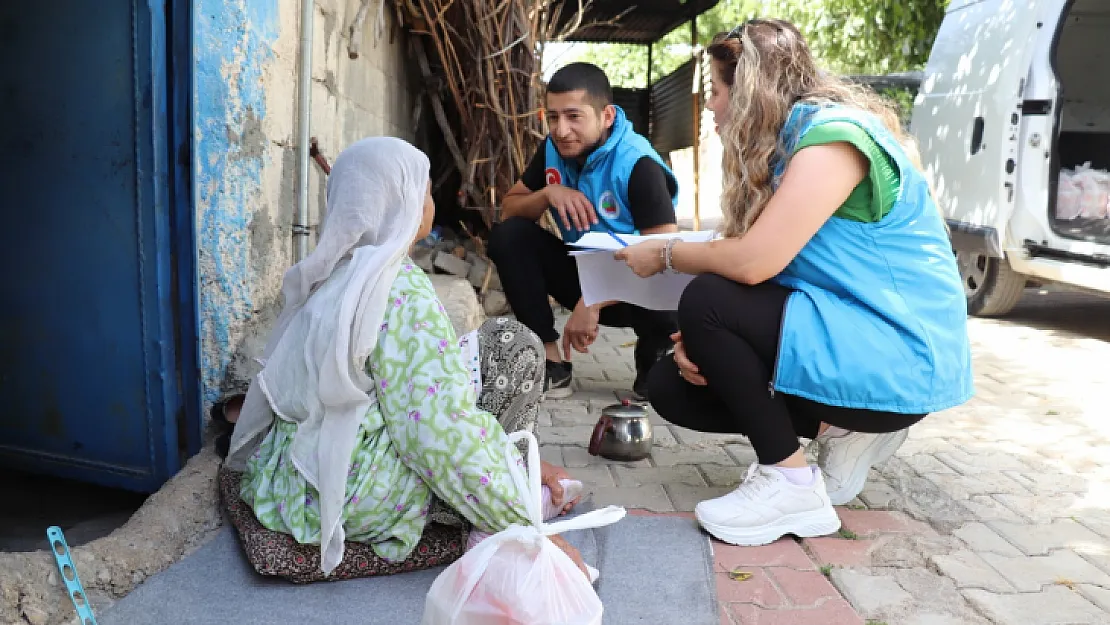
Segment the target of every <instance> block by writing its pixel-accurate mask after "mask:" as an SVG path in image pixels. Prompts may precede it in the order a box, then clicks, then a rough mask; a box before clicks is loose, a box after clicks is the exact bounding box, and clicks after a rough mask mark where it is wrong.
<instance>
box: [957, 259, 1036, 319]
mask: <svg viewBox="0 0 1110 625" xmlns="http://www.w3.org/2000/svg"><path fill="white" fill-rule="evenodd" d="M956 263H957V264H958V265H959V267H960V278H962V279H963V283H964V294H965V295H967V312H968V313H969V314H972V315H975V316H977V317H1001V316H1003V315H1005V314H1006V313H1008V312H1010V311H1011V310H1013V308H1014V306H1017V303H1018V301H1019V300H1021V295H1022V293H1023V292H1024V291H1025V283H1026V279H1025V276H1023V275H1021V274H1019V273H1014V270H1013V269H1010V263H1009V262H1008V261H1006V259H1004V258H991V257H990V256H985V255H983V254H977V253H974V252H960V251H957V252H956Z"/></svg>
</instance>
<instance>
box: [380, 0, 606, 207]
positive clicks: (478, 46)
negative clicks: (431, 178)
mask: <svg viewBox="0 0 1110 625" xmlns="http://www.w3.org/2000/svg"><path fill="white" fill-rule="evenodd" d="M394 4H395V6H396V8H397V11H398V17H399V18H400V20H401V21H402V23H403V24H405V26H406V28H407V29H408V31H409V32H410V33H412V34H413V35H414V36H412V37H410V49H411V51H412V54H413V60H414V61H415V62H416V64H417V65H418V67H419V71H420V73H421V75H422V77H423V80H424V86H425V88H426V90H427V95H428V103H429V104H430V106H431V107H432V112H433V113H434V115H435V119H436V122H437V125H438V126H439V128H440V130H441V131H442V134H443V139H444V143H445V146H444V147H446V149H447V150H449V151H450V153H451V160H452V161H453V163H454V167H455V169H457V171H458V172H459V173H460V174H461V184H460V188H459V194H458V198H459V203H460V205H462V206H463V207H464V208H469V209H475V210H478V211H480V213H481V215H482V220H483V221H484V222H485V224H486V226H487V227H489V226H491V225H492V224H493V223H494V222H496V221H497V217H498V215H497V211H498V210H499V206H500V203H501V202H500V196H501V194H502V193H504V192H505V191H507V190H508V189H509V188H510V187H512V185H513V184H514V183H515V182H516V180H517V179H518V178H519V176H520V174H521V172H523V171H524V168H525V167H526V166H527V165H528V160H529V159H530V158H531V156H532V153H533V152H534V150H535V149H536V147H537V146H538V145H539V142H540V140H542V139H543V137H544V136H545V132H544V122H543V119H542V114H541V112H540V109H541V106H542V103H541V100H540V99H539V98H540V94H541V80H542V67H541V62H542V58H541V55H542V48H543V45H544V43H546V42H548V41H558V40H560V39H562V38H564V36H565V35H566V34H567V33H570V32H573V31H574V30H575V29H577V28H578V27H580V26H581V20H580V16H581V15H583V14H584V12H585V9H586V8H587V5H588V2H586V1H585V0H570V1H566V2H564V1H557V0H394ZM562 11H574V12H576V15H575V18H576V19H570V20H563V21H562V22H565V23H566V26H565V27H564V28H563V29H562V30H557V29H556V24H559V23H561V20H560V16H561V15H560V14H561V12H562ZM445 103H446V107H445V106H444V104H445ZM448 173H450V172H448ZM446 178H447V176H442V177H441V178H440V180H439V182H442V180H444V179H446ZM437 186H438V185H437Z"/></svg>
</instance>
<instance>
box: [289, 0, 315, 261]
mask: <svg viewBox="0 0 1110 625" xmlns="http://www.w3.org/2000/svg"><path fill="white" fill-rule="evenodd" d="M315 12H316V1H315V0H301V72H300V93H299V94H298V96H299V97H298V102H297V214H296V217H295V218H294V219H293V243H294V245H293V262H294V263H298V262H300V261H302V260H304V258H305V257H306V256H308V235H309V232H311V228H310V227H309V225H308V165H309V158H310V157H309V147H310V145H309V132H308V131H309V128H308V125H309V119H310V118H311V113H312V32H313V25H312V22H313V19H314V18H315Z"/></svg>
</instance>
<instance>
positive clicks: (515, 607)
mask: <svg viewBox="0 0 1110 625" xmlns="http://www.w3.org/2000/svg"><path fill="white" fill-rule="evenodd" d="M523 438H526V439H528V456H527V463H528V474H527V475H525V474H524V471H523V470H522V469H521V468H520V467H519V466H517V465H516V463H515V462H511V461H510V463H509V471H510V474H511V475H512V477H513V481H514V482H516V484H517V487H518V488H519V489H520V491H521V492H522V493H525V496H526V499H527V501H526V502H525V507H526V508H527V511H528V512H527V514H528V518H529V520H530V521H531V523H532V525H530V526H521V525H513V526H511V527H509V528H508V529H506V530H504V531H502V532H498V533H496V534H494V535H493V536H490V537H489V538H487V539H485V540H484V541H482V543H481V544H479V545H478V546H477V547H475V548H474V549H472V550H470V551H469V552H467V553H466V555H464V556H463V557H462V558H461V559H459V560H458V561H456V562H455V563H454V564H452V565H451V566H449V567H447V569H446V570H445V571H443V572H442V573H440V574H439V576H438V577H436V580H435V582H434V583H432V587H431V589H430V590H429V591H428V597H427V599H426V601H425V603H424V618H423V620H422V621H421V624H422V625H555V624H559V625H601V616H602V612H603V608H602V605H601V599H600V598H599V597H598V596H597V591H595V590H594V587H593V585H592V584H591V583H590V580H588V579H586V576H585V575H583V574H582V571H581V570H579V568H578V567H577V566H576V565H575V564H574V561H573V560H571V559H570V557H569V556H567V554H565V553H563V550H562V549H560V548H559V547H557V546H556V545H555V543H553V542H551V540H550V539H548V536H551V535H554V534H560V533H563V532H569V531H573V530H581V529H590V528H595V527H603V526H605V525H610V524H612V523H616V522H617V521H619V520H621V519H622V518H624V515H625V510H624V508H619V507H616V506H609V507H607V508H604V509H601V510H595V511H593V512H589V513H586V514H583V515H580V516H577V517H575V518H572V519H568V520H565V521H557V522H554V523H544V522H543V519H542V516H541V510H542V506H541V500H540V497H542V495H541V487H540V460H539V448H538V446H537V443H536V438H535V437H534V436H533V435H532V434H531V433H529V432H514V433H513V434H510V435H509V447H508V449H509V450H511V449H513V446H514V443H515V442H516V441H518V440H520V439H523ZM507 457H509V458H512V457H513V454H511V453H509V454H507Z"/></svg>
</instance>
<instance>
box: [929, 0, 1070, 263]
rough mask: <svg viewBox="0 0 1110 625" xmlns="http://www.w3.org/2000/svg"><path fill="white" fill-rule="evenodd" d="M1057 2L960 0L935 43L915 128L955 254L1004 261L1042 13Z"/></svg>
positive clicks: (954, 5) (951, 10)
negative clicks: (1023, 108) (961, 252)
mask: <svg viewBox="0 0 1110 625" xmlns="http://www.w3.org/2000/svg"><path fill="white" fill-rule="evenodd" d="M1059 4H1060V0H953V1H952V4H951V5H950V6H949V9H948V16H947V17H946V18H945V20H944V23H943V25H942V26H941V28H940V31H939V32H938V34H937V38H936V41H935V42H934V43H933V49H932V53H931V54H930V56H929V63H928V65H927V66H926V69H925V77H924V80H923V81H922V84H921V89H920V91H919V93H918V96H917V100H916V101H915V103H914V111H913V123H912V128H913V134H914V135H915V136H916V137H917V140H918V142H919V144H920V148H921V157H922V162H923V164H924V166H925V169H926V170H927V171H928V172H929V174H930V175H931V176H932V178H933V182H934V185H935V188H936V191H937V195H938V201H939V202H940V204H941V209H942V210H943V211H944V214H945V216H946V217H947V218H948V222H949V226H950V227H951V229H952V238H953V244H954V246H955V247H957V249H965V250H968V251H972V252H975V253H979V254H984V255H987V256H993V257H999V258H1000V257H1002V245H1003V238H1004V235H1005V228H1006V224H1007V221H1008V220H1009V218H1010V215H1011V214H1012V212H1013V207H1014V200H1015V197H1016V194H1017V183H1016V174H1017V168H1018V163H1017V160H1018V152H1019V146H1018V139H1019V131H1020V124H1021V104H1022V100H1023V96H1024V94H1023V91H1024V89H1025V81H1026V78H1027V77H1028V75H1029V69H1030V66H1031V63H1032V58H1033V52H1034V49H1035V48H1036V41H1037V37H1038V36H1039V33H1040V29H1041V26H1040V23H1041V20H1040V19H1039V17H1040V16H1041V14H1042V11H1045V10H1050V11H1057V12H1058V11H1059ZM1052 22H1053V23H1055V20H1052Z"/></svg>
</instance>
